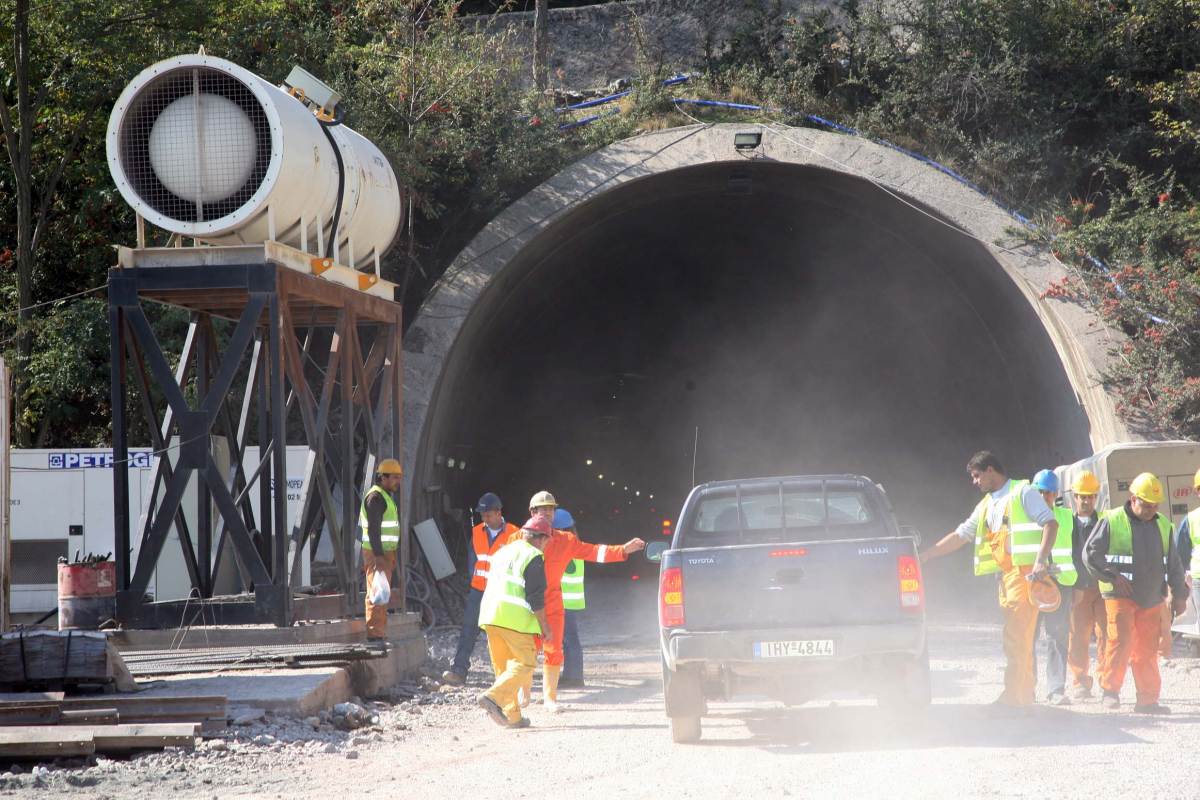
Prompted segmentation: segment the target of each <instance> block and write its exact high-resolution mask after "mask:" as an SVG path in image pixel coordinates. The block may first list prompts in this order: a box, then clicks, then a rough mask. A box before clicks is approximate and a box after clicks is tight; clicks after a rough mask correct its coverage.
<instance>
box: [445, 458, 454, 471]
mask: <svg viewBox="0 0 1200 800" xmlns="http://www.w3.org/2000/svg"><path fill="white" fill-rule="evenodd" d="M446 466H447V467H449V468H450V469H454V459H453V458H447V459H446Z"/></svg>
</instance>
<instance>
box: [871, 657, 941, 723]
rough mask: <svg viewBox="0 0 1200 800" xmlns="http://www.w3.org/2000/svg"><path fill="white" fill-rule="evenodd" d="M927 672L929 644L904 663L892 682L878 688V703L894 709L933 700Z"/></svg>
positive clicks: (919, 704)
mask: <svg viewBox="0 0 1200 800" xmlns="http://www.w3.org/2000/svg"><path fill="white" fill-rule="evenodd" d="M929 672H930V670H929V646H928V645H926V646H925V650H924V652H922V653H921V655H919V656H917V657H916V658H915V659H913V660H912V661H910V662H909V663H907V664H905V665H904V668H903V670H902V671H901V672H900V674H898V675H896V676H895V681H894V683H892V684H891V685H889V686H887V687H885V688H883V689H881V690H880V692H879V695H878V698H879V705H880V706H882V707H884V708H888V709H895V710H909V709H915V708H918V707H920V706H927V705H929V704H930V703H932V702H933V688H932V686H931V685H930V680H929Z"/></svg>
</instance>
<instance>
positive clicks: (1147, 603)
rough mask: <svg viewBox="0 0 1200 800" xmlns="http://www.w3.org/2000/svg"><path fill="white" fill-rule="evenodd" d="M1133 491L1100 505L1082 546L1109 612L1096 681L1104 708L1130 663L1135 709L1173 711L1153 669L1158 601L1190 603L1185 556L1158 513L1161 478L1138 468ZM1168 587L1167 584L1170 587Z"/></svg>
mask: <svg viewBox="0 0 1200 800" xmlns="http://www.w3.org/2000/svg"><path fill="white" fill-rule="evenodd" d="M1129 493H1130V494H1131V495H1132V497H1130V498H1129V500H1128V501H1127V502H1126V503H1125V505H1123V506H1121V507H1120V508H1115V509H1113V510H1112V511H1109V512H1107V513H1105V514H1104V515H1103V516H1102V517H1101V518H1100V521H1099V522H1097V523H1096V527H1095V528H1093V529H1092V534H1091V536H1089V537H1088V540H1087V543H1086V544H1085V545H1084V546H1083V563H1084V566H1086V567H1087V569H1088V571H1089V572H1091V573H1092V575H1093V576H1094V577H1095V578H1096V580H1097V581H1099V582H1100V593H1101V594H1102V595H1104V607H1105V610H1106V612H1107V614H1108V642H1107V644H1106V646H1105V651H1104V661H1103V662H1102V665H1103V668H1102V670H1101V673H1100V688H1101V689H1103V690H1104V699H1103V704H1104V707H1105V708H1109V709H1112V710H1114V711H1115V710H1116V709H1118V708H1120V707H1121V686H1122V684H1124V682H1125V672H1126V670H1127V669H1128V668H1129V667H1130V666H1132V667H1133V682H1134V685H1135V686H1136V687H1137V702H1136V705H1135V706H1134V709H1133V710H1134V711H1136V712H1138V713H1139V714H1170V713H1171V709H1169V708H1167V707H1166V706H1164V705H1161V704H1159V702H1158V698H1159V694H1160V693H1161V691H1162V676H1161V674H1160V673H1159V671H1158V657H1157V656H1158V653H1157V651H1158V641H1159V636H1160V631H1159V613H1160V612H1159V606H1161V605H1162V604H1163V599H1164V598H1166V597H1167V596H1168V594H1169V596H1170V598H1171V608H1172V611H1173V612H1174V613H1175V614H1182V613H1183V612H1184V611H1185V610H1186V609H1187V583H1186V582H1185V581H1184V577H1183V564H1182V563H1181V562H1180V560H1179V551H1178V550H1176V549H1175V541H1174V539H1173V538H1172V536H1171V534H1172V533H1173V532H1174V527H1173V526H1172V525H1171V521H1170V520H1168V519H1167V518H1166V517H1164V516H1163V515H1162V514H1160V513H1158V506H1159V503H1161V502H1162V501H1163V488H1162V483H1161V482H1160V481H1159V480H1158V478H1156V477H1154V476H1153V475H1151V474H1150V473H1149V472H1143V473H1142V474H1141V475H1138V476H1137V477H1136V478H1134V479H1133V482H1132V483H1130V484H1129ZM1168 590H1169V591H1168Z"/></svg>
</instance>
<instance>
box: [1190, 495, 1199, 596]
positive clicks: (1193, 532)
mask: <svg viewBox="0 0 1200 800" xmlns="http://www.w3.org/2000/svg"><path fill="white" fill-rule="evenodd" d="M1187 524H1188V536H1190V537H1191V538H1192V565H1191V566H1190V567H1188V569H1189V570H1190V571H1191V573H1192V580H1193V581H1194V580H1197V579H1200V508H1197V509H1193V510H1192V511H1191V512H1190V513H1189V514H1188V515H1187Z"/></svg>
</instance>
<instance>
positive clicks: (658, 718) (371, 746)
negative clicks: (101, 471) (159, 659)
mask: <svg viewBox="0 0 1200 800" xmlns="http://www.w3.org/2000/svg"><path fill="white" fill-rule="evenodd" d="M656 588H657V587H656V586H655V585H654V582H653V581H652V580H651V581H646V580H641V581H636V582H635V581H629V580H624V581H603V580H596V581H593V580H591V578H590V576H589V582H588V610H587V612H585V614H586V616H585V617H584V624H583V634H584V642H585V645H587V655H586V659H587V671H588V677H587V681H588V688H586V689H583V690H578V691H564V692H562V693H561V694H560V699H561V700H563V701H565V703H566V704H567V708H566V711H565V712H564V713H562V714H559V715H551V714H548V713H546V712H545V711H544V710H542V709H541V708H540V707H539V706H538V705H536V704H535V705H534V706H532V707H531V708H530V710H529V712H530V717H531V719H532V722H533V727H531V728H529V729H526V730H521V731H510V730H505V729H502V728H499V727H497V726H496V725H495V723H493V722H492V721H491V720H490V718H488V717H487V715H486V714H485V713H484V712H483V711H482V710H480V709H479V708H478V707H477V706H476V705H475V704H474V695H475V693H477V692H478V691H480V690H481V689H482V688H483V687H484V686H486V685H487V684H488V683H489V682H490V674H489V672H490V671H487V670H485V669H483V663H484V662H483V656H484V655H485V652H484V649H483V646H482V642H481V644H480V645H479V646H478V647H477V649H476V654H475V655H476V666H477V667H478V669H474V668H473V669H472V672H471V675H470V682H471V685H470V686H468V687H466V688H465V689H452V688H451V687H445V688H444V689H439V687H438V686H436V685H435V684H434V683H432V682H429V681H426V683H425V687H424V689H417V688H416V687H411V686H410V687H402V688H401V690H400V691H399V692H398V693H397V694H396V695H395V696H393V698H392V702H380V703H378V704H370V703H368V705H372V706H373V711H374V713H376V714H378V716H379V718H380V719H379V724H378V725H375V726H371V727H368V728H363V729H360V730H358V731H354V732H348V733H347V732H341V731H331V730H330V729H329V728H328V726H326V727H324V728H322V729H321V730H314V729H313V728H312V727H310V726H307V725H304V724H303V723H302V722H301V721H299V720H273V719H268V720H266V721H265V722H264V723H261V724H255V725H251V726H244V727H239V728H234V729H231V732H230V734H228V736H227V738H225V739H220V740H214V741H209V742H206V743H203V744H202V745H200V747H198V748H197V751H196V752H195V753H170V752H168V753H161V754H155V755H146V756H142V757H139V758H135V759H132V760H124V761H108V760H102V761H101V762H100V764H99V765H98V766H89V765H85V764H73V763H71V762H67V763H66V764H62V765H59V766H57V767H56V766H54V765H48V766H50V767H51V769H50V771H49V773H47V774H38V775H31V774H29V771H28V766H26V768H25V769H24V771H23V774H17V775H0V793H5V794H7V793H15V794H18V795H22V796H26V795H28V796H34V795H37V796H55V797H58V796H64V797H70V798H113V799H114V800H116V799H117V798H122V799H124V798H147V800H148V799H149V798H160V797H164V798H165V797H170V798H204V800H210V799H211V798H214V797H219V798H237V797H262V798H297V799H299V798H304V800H313V798H324V799H326V800H328V799H329V798H337V799H339V800H340V799H341V798H345V800H359V799H360V798H380V799H381V800H382V798H389V799H390V798H400V797H419V798H427V799H428V800H433V798H455V799H456V800H457V799H459V798H467V797H470V798H482V797H502V798H510V797H511V798H517V797H525V798H540V797H604V798H613V797H670V798H677V797H696V798H708V797H714V798H717V797H746V798H763V797H768V798H776V797H837V798H844V797H899V798H904V797H914V798H915V797H922V798H926V797H947V798H949V797H981V796H982V797H1026V796H1032V797H1038V798H1045V797H1081V796H1094V795H1097V794H1099V793H1100V792H1104V793H1106V794H1107V796H1110V797H1123V796H1133V795H1135V794H1136V795H1137V796H1139V797H1180V798H1184V797H1186V798H1195V797H1196V796H1197V795H1198V794H1200V788H1198V787H1200V784H1198V783H1197V779H1196V776H1197V774H1200V724H1198V723H1200V661H1198V660H1193V659H1188V658H1187V657H1186V656H1185V655H1184V649H1183V648H1182V647H1177V650H1176V658H1175V659H1173V660H1172V661H1171V662H1167V665H1166V666H1165V667H1164V669H1163V680H1164V691H1163V702H1164V703H1165V704H1168V705H1170V706H1171V707H1172V708H1173V709H1174V711H1175V714H1174V715H1173V716H1171V717H1169V718H1149V717H1144V716H1137V715H1134V714H1132V713H1128V712H1120V713H1113V712H1106V711H1104V710H1103V709H1102V708H1101V707H1100V704H1099V702H1098V701H1097V700H1092V701H1090V702H1086V703H1077V704H1076V705H1074V706H1071V707H1068V708H1056V707H1049V706H1045V705H1039V706H1037V707H1036V709H1035V711H1034V714H1033V716H1032V718H1029V719H1022V720H1003V721H996V720H991V719H987V718H985V717H984V716H983V715H982V713H981V711H980V706H981V705H982V704H985V703H988V702H990V701H991V700H993V699H995V697H996V696H997V695H998V694H999V691H1000V685H1001V681H1002V668H1003V661H1002V658H1001V653H1000V647H999V626H998V623H997V620H996V619H993V618H990V617H987V615H986V614H985V615H983V616H984V617H985V618H981V619H980V620H979V621H977V622H961V621H937V620H935V621H934V623H933V625H932V645H931V648H930V651H931V654H932V663H933V676H934V677H933V680H934V695H935V702H934V705H933V706H932V707H930V708H929V709H928V710H927V711H925V712H924V713H920V714H914V715H911V716H904V717H894V716H888V715H886V714H884V713H883V712H881V711H880V710H879V709H878V708H876V707H875V704H874V701H873V700H871V699H860V698H857V697H852V696H844V697H836V698H833V699H826V700H823V701H818V702H813V703H809V704H807V705H804V706H801V707H798V708H784V707H783V706H781V705H780V704H779V703H775V702H772V701H769V700H765V699H757V700H756V699H746V700H737V701H734V702H730V703H719V702H718V703H713V704H711V706H710V711H711V715H710V716H709V717H707V718H706V719H705V720H704V736H703V739H702V740H701V742H700V743H699V744H697V745H674V744H672V743H671V740H670V735H669V732H668V729H667V721H666V718H665V717H664V715H663V706H662V685H661V667H660V662H659V656H658V652H657V649H656V644H655V639H654V636H655V632H656V626H655V614H656V609H655V605H654V604H655V591H656ZM453 639H454V636H453V633H451V632H446V633H443V634H440V635H439V636H436V637H435V638H434V644H433V648H432V649H433V652H434V656H435V657H436V656H443V657H444V656H445V655H446V654H447V651H448V649H449V648H450V646H451V645H452V644H453ZM427 671H428V672H429V673H431V674H433V673H435V672H436V673H438V674H440V668H439V665H438V664H437V663H436V661H434V660H431V661H430V662H429V664H428V667H427ZM406 694H411V695H412V697H411V698H406V697H405V695H406ZM535 694H536V692H535ZM1123 700H1124V701H1126V702H1129V703H1132V700H1133V686H1132V680H1130V681H1129V682H1128V683H1127V684H1126V689H1125V692H1124V696H1123ZM3 766H5V765H0V767H3ZM39 772H40V770H39ZM568 776H569V777H570V784H569V788H567V787H565V786H564V785H562V784H560V783H558V781H559V780H560V779H563V780H565V779H566V778H567V777H568Z"/></svg>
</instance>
